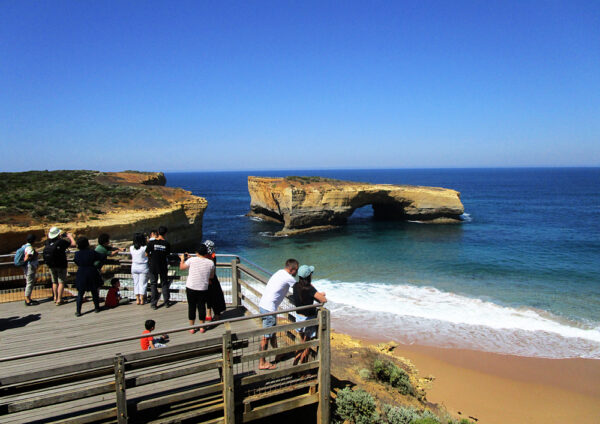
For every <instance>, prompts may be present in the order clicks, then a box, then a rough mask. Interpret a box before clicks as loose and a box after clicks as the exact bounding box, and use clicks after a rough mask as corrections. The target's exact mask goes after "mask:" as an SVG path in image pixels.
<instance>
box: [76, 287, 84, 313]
mask: <svg viewBox="0 0 600 424" xmlns="http://www.w3.org/2000/svg"><path fill="white" fill-rule="evenodd" d="M83 294H84V291H83V290H77V303H76V304H77V312H76V313H75V315H77V316H79V315H81V304H82V303H83Z"/></svg>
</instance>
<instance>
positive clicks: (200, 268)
mask: <svg viewBox="0 0 600 424" xmlns="http://www.w3.org/2000/svg"><path fill="white" fill-rule="evenodd" d="M185 264H186V265H187V266H189V275H188V278H187V280H186V282H185V286H186V287H187V288H190V289H192V290H201V291H204V290H208V282H209V280H210V278H211V277H212V276H214V275H215V264H214V263H213V261H211V260H210V259H206V258H202V257H198V256H192V257H191V258H189V259H188V260H187V261H185Z"/></svg>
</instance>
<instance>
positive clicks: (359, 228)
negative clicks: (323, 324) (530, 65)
mask: <svg viewBox="0 0 600 424" xmlns="http://www.w3.org/2000/svg"><path fill="white" fill-rule="evenodd" d="M248 175H255V176H286V175H306V176H322V177H329V178H337V179H342V180H351V181H362V182H368V183H390V184H411V185H425V186H437V187H445V188H452V189H455V190H458V191H460V192H461V200H462V202H463V204H464V206H465V215H464V223H463V224H460V225H425V224H419V223H411V222H386V221H378V220H374V219H372V215H373V211H372V208H371V207H370V206H365V207H363V208H361V209H358V210H356V211H355V213H354V214H353V215H352V217H351V218H350V219H349V221H348V224H347V225H346V226H344V227H342V228H339V229H336V230H332V231H327V232H320V233H311V234H304V235H299V236H294V237H274V236H273V234H274V233H275V232H277V231H278V230H279V229H280V227H281V226H280V225H278V224H275V223H270V222H263V221H260V220H257V219H250V218H248V217H246V216H245V214H246V213H247V212H248V211H249V207H250V196H249V194H248V187H247V177H248ZM166 177H167V185H168V186H173V187H182V188H185V189H187V190H190V191H191V192H192V193H193V194H195V195H198V196H203V197H205V198H206V199H207V200H208V209H207V210H206V212H205V215H204V222H203V232H204V239H211V240H213V241H214V242H215V243H216V246H217V252H218V253H235V254H239V255H241V256H243V257H245V258H247V259H249V260H251V261H253V262H255V263H257V264H259V265H261V266H263V267H265V268H267V269H270V270H272V271H275V270H277V269H279V268H281V267H282V266H283V263H284V262H285V260H286V259H287V258H289V257H294V258H296V259H298V260H299V261H300V262H301V263H306V264H310V265H314V266H315V268H316V270H315V273H314V275H313V284H314V285H315V286H316V287H317V288H318V289H319V290H320V291H325V292H326V293H327V298H328V299H329V301H330V302H329V303H328V307H329V308H330V310H331V311H332V317H333V324H334V327H335V326H336V323H337V325H338V326H342V327H344V326H345V327H348V326H349V325H351V327H352V328H353V329H354V330H355V331H359V332H361V333H362V334H364V335H369V336H371V337H374V338H382V339H386V340H388V339H391V340H395V341H398V342H401V343H408V344H412V343H415V344H421V345H432V346H444V347H455V348H465V349H475V350H482V351H489V352H498V353H505V354H514V355H521V356H536V357H547V358H572V357H582V358H596V359H600V168H531V169H529V168H518V169H401V170H311V171H306V170H303V171H277V172H274V171H264V172H263V171H251V172H197V173H190V172H186V173H167V174H166ZM350 323H351V324H350Z"/></svg>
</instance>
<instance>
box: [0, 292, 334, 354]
mask: <svg viewBox="0 0 600 424" xmlns="http://www.w3.org/2000/svg"><path fill="white" fill-rule="evenodd" d="M323 306H324V305H323V303H315V304H313V305H308V306H300V307H297V308H291V309H284V310H281V311H275V312H268V313H265V314H255V315H248V316H244V317H238V318H229V319H224V320H220V321H211V322H210V323H204V324H197V325H191V326H187V327H181V328H174V329H172V330H163V331H160V332H156V333H146V334H142V335H137V336H129V337H122V338H120V339H109V340H104V341H100V342H93V343H89V344H86V345H75V346H69V347H62V348H59V349H51V350H42V351H39V352H33V353H27V354H24V355H16V356H7V357H5V358H0V362H8V361H16V360H17V359H27V358H34V357H36V356H44V355H51V354H54V353H62V352H70V351H73V350H80V349H86V348H89V347H97V346H103V345H108V344H114V343H120V342H127V341H131V340H138V339H143V338H146V337H155V336H156V337H160V336H161V335H163V334H169V333H179V332H182V331H189V330H197V329H200V328H205V327H210V326H213V325H215V324H225V323H232V322H240V321H247V320H249V319H256V318H262V317H266V316H269V315H280V314H287V313H290V312H297V311H303V310H306V309H312V308H322V307H323ZM298 327H302V322H298Z"/></svg>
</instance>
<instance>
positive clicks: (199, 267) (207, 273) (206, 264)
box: [179, 244, 215, 334]
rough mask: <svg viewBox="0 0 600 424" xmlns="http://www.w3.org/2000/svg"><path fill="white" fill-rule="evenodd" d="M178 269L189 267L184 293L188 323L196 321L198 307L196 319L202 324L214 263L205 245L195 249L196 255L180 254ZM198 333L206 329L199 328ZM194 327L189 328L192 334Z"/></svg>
mask: <svg viewBox="0 0 600 424" xmlns="http://www.w3.org/2000/svg"><path fill="white" fill-rule="evenodd" d="M180 259H181V262H180V263H179V269H180V270H182V271H183V270H186V269H189V273H188V277H187V280H186V281H185V294H186V296H187V302H188V319H189V320H190V325H194V323H195V322H196V309H198V321H200V323H201V324H204V317H205V315H206V302H207V300H208V285H209V284H210V280H211V278H213V277H214V276H215V264H214V263H213V261H211V260H210V259H209V258H208V249H207V247H206V245H204V244H201V245H200V246H199V247H198V249H196V255H195V256H191V257H186V255H183V254H182V255H180ZM199 331H200V333H204V332H205V331H206V330H205V329H204V328H201V329H200V330H199ZM195 332H196V330H195V329H192V330H190V333H192V334H194V333H195Z"/></svg>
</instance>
